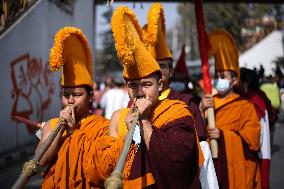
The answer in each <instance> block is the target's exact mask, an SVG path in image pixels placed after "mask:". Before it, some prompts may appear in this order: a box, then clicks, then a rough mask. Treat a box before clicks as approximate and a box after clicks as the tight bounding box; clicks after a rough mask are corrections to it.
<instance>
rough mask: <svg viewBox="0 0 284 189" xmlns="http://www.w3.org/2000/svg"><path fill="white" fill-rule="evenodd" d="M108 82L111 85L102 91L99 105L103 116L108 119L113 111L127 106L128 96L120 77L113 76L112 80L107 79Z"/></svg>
mask: <svg viewBox="0 0 284 189" xmlns="http://www.w3.org/2000/svg"><path fill="white" fill-rule="evenodd" d="M108 82H110V83H112V86H113V87H112V88H111V89H108V90H107V91H106V92H104V94H103V96H102V98H101V101H100V105H101V108H102V109H103V115H104V117H105V118H107V119H110V118H111V115H112V113H113V112H114V111H116V110H118V109H121V108H126V107H127V104H128V102H129V97H128V94H127V92H126V90H125V89H124V87H125V84H124V82H123V78H122V77H115V78H114V79H113V80H112V81H109V80H108ZM106 83H107V82H106Z"/></svg>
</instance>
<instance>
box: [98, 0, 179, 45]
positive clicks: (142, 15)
mask: <svg viewBox="0 0 284 189" xmlns="http://www.w3.org/2000/svg"><path fill="white" fill-rule="evenodd" d="M151 4H152V3H143V8H141V3H140V2H138V3H135V8H134V7H133V3H114V4H113V5H112V6H113V7H114V9H115V8H116V7H118V6H121V5H125V6H127V7H129V8H131V9H132V10H133V11H134V12H135V13H136V16H137V18H138V20H139V23H140V25H141V26H143V25H144V24H146V22H147V14H148V11H149V9H150V6H151ZM162 5H163V6H164V14H165V20H166V28H167V30H168V29H171V28H172V27H174V26H175V23H176V22H177V21H178V19H179V15H178V13H177V6H178V3H162ZM107 9H108V7H106V5H97V8H96V19H97V20H96V24H97V28H96V42H97V44H98V45H97V48H99V49H100V47H101V39H100V36H99V34H100V33H101V32H102V31H104V30H105V29H106V26H105V25H103V21H104V19H103V17H102V14H103V13H104V12H105V11H106V10H107Z"/></svg>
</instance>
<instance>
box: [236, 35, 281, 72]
mask: <svg viewBox="0 0 284 189" xmlns="http://www.w3.org/2000/svg"><path fill="white" fill-rule="evenodd" d="M283 56H284V49H283V34H282V32H281V31H273V32H272V33H270V34H269V35H267V36H266V37H265V38H264V39H262V40H261V41H260V42H258V43H257V44H255V45H254V46H253V47H252V48H250V49H248V50H247V51H245V52H244V53H243V54H241V55H240V57H239V63H240V67H246V68H249V69H253V68H256V69H259V68H260V65H262V66H263V68H264V75H266V76H267V75H274V70H275V67H276V65H275V63H274V61H275V60H276V59H277V58H278V57H283Z"/></svg>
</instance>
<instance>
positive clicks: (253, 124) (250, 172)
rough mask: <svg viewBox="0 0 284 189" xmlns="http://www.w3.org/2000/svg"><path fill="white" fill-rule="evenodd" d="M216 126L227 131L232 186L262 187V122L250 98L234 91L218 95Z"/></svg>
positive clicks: (226, 143)
mask: <svg viewBox="0 0 284 189" xmlns="http://www.w3.org/2000/svg"><path fill="white" fill-rule="evenodd" d="M214 103H215V114H216V127H218V128H219V129H220V130H221V132H223V134H224V140H225V149H226V156H227V166H228V174H229V188H230V189H254V188H261V180H260V172H259V164H258V156H257V152H258V151H259V150H260V144H259V141H260V124H259V120H258V117H257V114H256V111H255V108H254V105H253V104H252V103H250V102H249V101H247V100H245V99H242V98H240V96H239V95H237V94H234V95H232V96H230V97H228V98H226V99H220V98H218V97H214Z"/></svg>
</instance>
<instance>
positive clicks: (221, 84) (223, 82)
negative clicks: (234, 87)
mask: <svg viewBox="0 0 284 189" xmlns="http://www.w3.org/2000/svg"><path fill="white" fill-rule="evenodd" d="M214 87H215V88H216V90H217V91H218V93H219V94H225V93H226V92H228V91H229V90H230V81H229V80H227V79H215V80H214Z"/></svg>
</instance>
